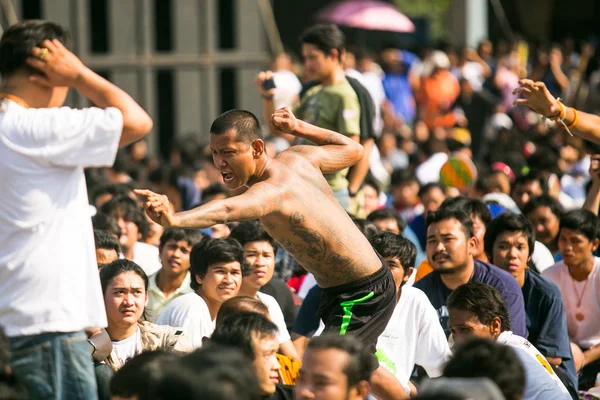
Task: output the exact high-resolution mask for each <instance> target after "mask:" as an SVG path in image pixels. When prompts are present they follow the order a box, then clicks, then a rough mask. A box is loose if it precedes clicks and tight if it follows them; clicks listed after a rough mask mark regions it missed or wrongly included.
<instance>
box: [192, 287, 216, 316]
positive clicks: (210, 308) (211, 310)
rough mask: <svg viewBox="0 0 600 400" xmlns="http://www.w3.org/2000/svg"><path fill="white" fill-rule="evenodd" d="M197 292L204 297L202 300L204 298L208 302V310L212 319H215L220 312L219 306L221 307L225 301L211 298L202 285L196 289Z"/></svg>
mask: <svg viewBox="0 0 600 400" xmlns="http://www.w3.org/2000/svg"><path fill="white" fill-rule="evenodd" d="M196 294H197V295H198V296H200V297H202V300H204V302H205V303H206V306H207V307H208V312H209V313H210V319H211V320H213V321H214V320H215V319H216V318H217V313H218V312H219V308H221V304H223V303H220V302H218V301H216V300H212V299H209V298H208V297H207V296H206V295H205V294H204V292H203V291H202V288H201V287H199V288H198V289H197V290H196Z"/></svg>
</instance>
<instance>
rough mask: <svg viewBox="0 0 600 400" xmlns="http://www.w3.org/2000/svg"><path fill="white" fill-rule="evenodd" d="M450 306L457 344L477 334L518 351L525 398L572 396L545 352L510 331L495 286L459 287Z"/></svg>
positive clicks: (562, 398)
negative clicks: (544, 354)
mask: <svg viewBox="0 0 600 400" xmlns="http://www.w3.org/2000/svg"><path fill="white" fill-rule="evenodd" d="M447 307H448V312H449V314H450V318H449V327H450V331H451V332H452V338H453V339H454V340H455V341H456V343H462V342H464V341H466V340H467V339H468V338H470V337H472V336H476V337H480V338H486V339H493V340H496V341H497V342H498V343H501V344H504V345H507V346H509V347H510V348H512V349H513V350H514V351H515V353H516V354H517V356H518V357H519V359H520V360H521V363H522V364H523V368H524V370H525V377H526V379H525V393H524V394H523V400H533V399H537V400H547V399H548V400H549V399H557V400H558V399H560V400H569V399H571V395H570V394H569V391H568V390H567V388H566V387H565V385H564V384H563V383H562V381H561V380H560V378H559V377H558V376H557V375H556V373H554V370H553V369H552V367H551V366H550V364H548V361H546V358H545V357H544V356H543V355H542V353H540V352H539V351H538V350H537V349H536V348H535V347H534V346H533V345H532V344H531V343H530V342H529V341H528V340H527V339H525V338H524V337H522V336H520V335H516V334H514V333H512V332H511V330H510V329H511V324H510V318H509V316H508V311H507V309H506V307H505V306H504V301H503V300H502V297H501V296H500V294H499V293H498V291H497V290H496V289H494V288H493V287H492V286H489V285H486V284H483V283H477V282H472V283H467V284H465V285H462V286H459V287H458V288H457V289H456V290H455V291H454V292H452V294H451V295H450V297H448V302H447ZM574 394H575V395H576V393H574ZM575 398H576V397H575Z"/></svg>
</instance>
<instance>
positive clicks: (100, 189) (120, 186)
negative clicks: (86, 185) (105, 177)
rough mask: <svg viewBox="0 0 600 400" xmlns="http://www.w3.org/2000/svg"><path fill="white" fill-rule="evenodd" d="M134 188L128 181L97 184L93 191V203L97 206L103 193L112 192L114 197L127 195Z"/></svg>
mask: <svg viewBox="0 0 600 400" xmlns="http://www.w3.org/2000/svg"><path fill="white" fill-rule="evenodd" d="M132 190H133V188H132V187H131V186H130V185H128V184H126V183H107V184H104V185H100V186H97V187H96V188H95V189H94V191H93V192H92V196H91V198H92V204H93V205H94V206H95V205H96V201H97V200H98V197H100V196H102V195H103V194H110V195H111V196H112V197H116V196H127V197H129V194H130V193H131V192H132Z"/></svg>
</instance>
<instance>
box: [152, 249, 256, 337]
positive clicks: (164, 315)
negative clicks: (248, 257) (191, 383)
mask: <svg viewBox="0 0 600 400" xmlns="http://www.w3.org/2000/svg"><path fill="white" fill-rule="evenodd" d="M243 263H244V253H243V250H242V246H240V244H239V243H238V242H237V240H235V239H229V238H225V239H211V238H204V239H203V240H202V241H200V242H199V243H197V244H196V245H195V246H194V248H193V249H192V253H191V255H190V264H191V277H192V279H191V281H190V286H191V288H192V289H193V290H194V292H193V293H188V294H184V295H183V296H180V297H178V298H176V299H175V300H173V301H172V302H171V303H170V304H169V305H168V306H167V307H165V309H164V310H163V311H162V312H161V313H160V315H159V316H158V319H157V320H156V324H158V325H171V326H176V327H181V328H183V330H184V332H185V333H186V335H187V336H188V338H189V340H190V342H191V344H192V346H193V347H194V348H198V347H202V338H204V337H210V335H211V334H212V332H213V330H214V329H215V322H214V321H215V319H216V318H217V313H218V312H219V308H220V307H221V304H223V302H224V301H225V300H227V299H230V298H232V297H235V296H237V295H238V292H239V290H240V287H241V286H242V265H243Z"/></svg>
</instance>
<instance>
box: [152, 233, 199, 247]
mask: <svg viewBox="0 0 600 400" xmlns="http://www.w3.org/2000/svg"><path fill="white" fill-rule="evenodd" d="M204 236H205V235H204V234H203V233H202V232H200V231H197V230H194V229H182V228H168V229H165V230H164V232H163V234H162V235H161V236H160V244H159V245H158V247H159V248H160V249H162V248H163V247H165V244H167V242H168V241H169V240H174V241H175V242H179V241H180V240H184V241H186V242H187V244H188V245H189V246H190V247H194V246H195V245H196V243H198V242H200V241H201V240H202V238H204Z"/></svg>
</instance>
